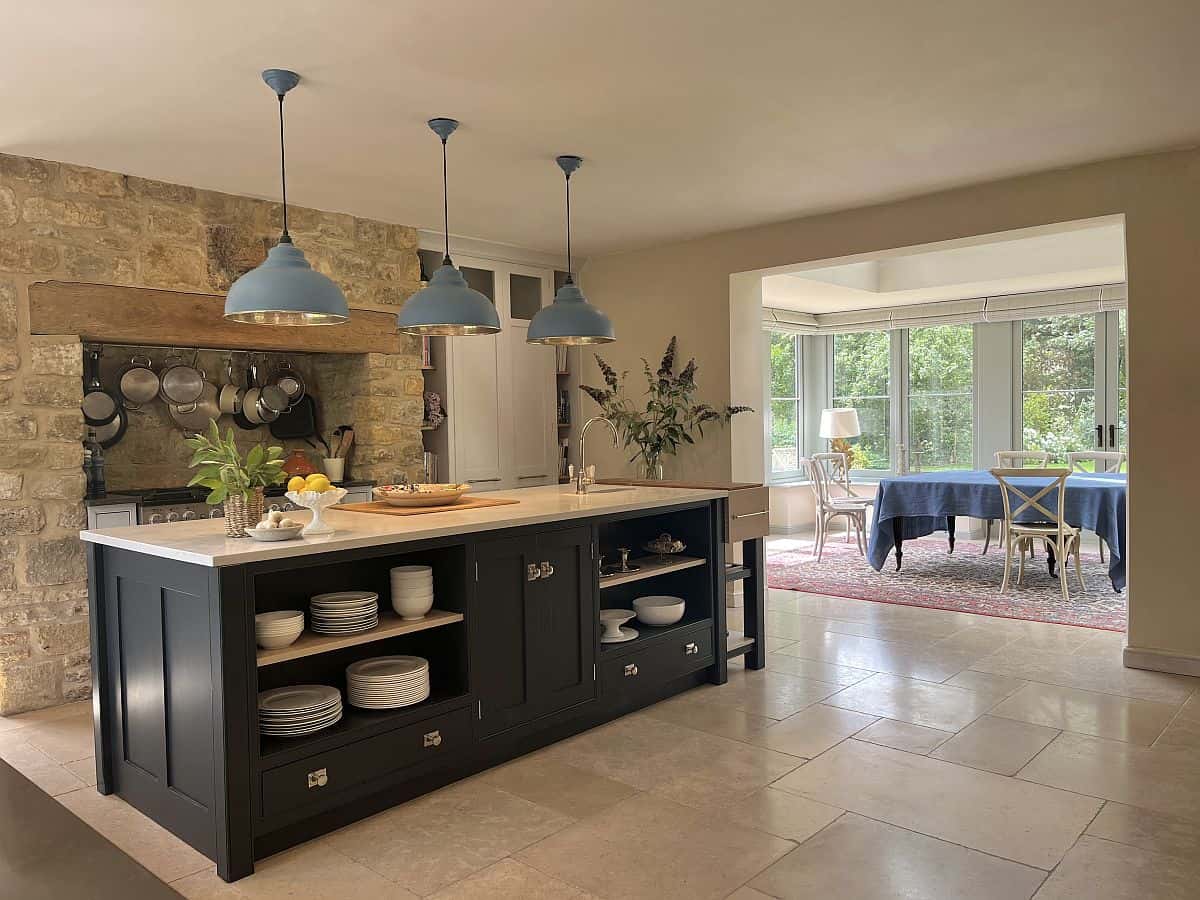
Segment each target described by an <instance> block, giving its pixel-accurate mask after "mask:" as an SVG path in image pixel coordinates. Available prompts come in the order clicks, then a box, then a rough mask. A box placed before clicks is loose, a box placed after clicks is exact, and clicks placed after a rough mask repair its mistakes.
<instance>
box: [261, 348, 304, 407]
mask: <svg viewBox="0 0 1200 900" xmlns="http://www.w3.org/2000/svg"><path fill="white" fill-rule="evenodd" d="M267 382H268V383H269V384H274V385H278V386H279V387H280V388H281V389H282V390H283V392H284V394H286V395H287V401H288V405H289V406H294V405H295V404H296V403H298V402H299V400H300V398H301V397H303V396H304V391H305V385H304V376H303V375H301V374H300V373H299V371H297V370H296V368H295V366H293V365H292V363H291V361H290V360H287V359H285V360H284V361H283V362H282V363H280V364H279V365H278V366H276V367H275V371H274V372H272V373H271V377H270V378H268V379H267Z"/></svg>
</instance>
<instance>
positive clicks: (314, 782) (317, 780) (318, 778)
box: [308, 769, 329, 789]
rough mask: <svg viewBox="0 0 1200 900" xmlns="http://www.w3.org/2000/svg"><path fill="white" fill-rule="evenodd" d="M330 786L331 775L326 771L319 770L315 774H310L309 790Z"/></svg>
mask: <svg viewBox="0 0 1200 900" xmlns="http://www.w3.org/2000/svg"><path fill="white" fill-rule="evenodd" d="M327 784H329V774H328V773H327V772H326V771H325V770H324V769H317V770H316V771H315V772H309V773H308V786H309V788H310V789H311V788H320V787H325V785H327Z"/></svg>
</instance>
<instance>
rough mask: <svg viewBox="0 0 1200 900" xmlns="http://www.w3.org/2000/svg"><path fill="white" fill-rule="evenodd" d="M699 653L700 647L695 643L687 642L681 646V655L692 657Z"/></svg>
mask: <svg viewBox="0 0 1200 900" xmlns="http://www.w3.org/2000/svg"><path fill="white" fill-rule="evenodd" d="M699 652H700V645H699V644H697V643H696V642H695V641H688V642H687V643H686V644H684V645H683V655H684V656H693V655H695V654H697V653H699Z"/></svg>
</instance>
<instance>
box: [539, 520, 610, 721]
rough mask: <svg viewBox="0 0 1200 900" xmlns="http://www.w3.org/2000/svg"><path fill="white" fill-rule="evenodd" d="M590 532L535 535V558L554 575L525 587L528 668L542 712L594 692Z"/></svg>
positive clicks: (556, 532) (582, 699)
mask: <svg viewBox="0 0 1200 900" xmlns="http://www.w3.org/2000/svg"><path fill="white" fill-rule="evenodd" d="M591 546H592V545H591V530H590V529H588V528H572V529H569V530H566V531H555V532H547V533H543V534H541V535H539V537H538V542H537V562H538V563H539V564H541V563H543V562H547V563H549V564H550V566H551V567H552V568H553V572H554V574H553V575H551V576H549V577H546V578H542V579H539V580H538V581H536V582H534V583H533V585H532V586H531V587H532V589H531V590H530V598H531V604H530V606H531V611H530V615H531V618H532V619H533V621H534V639H533V640H534V643H533V645H532V649H533V656H532V658H531V663H532V668H533V672H534V675H535V678H534V685H535V688H534V689H535V690H536V691H537V692H538V695H539V697H538V706H539V709H540V712H541V713H542V714H543V715H545V714H548V713H552V712H556V711H557V710H560V709H565V708H566V707H568V706H573V705H575V704H576V703H580V702H582V701H584V700H590V699H592V698H594V697H595V696H596V681H595V669H594V663H595V661H596V659H595V623H594V620H595V616H594V615H593V609H592V589H591V585H592V577H591V574H592V551H591Z"/></svg>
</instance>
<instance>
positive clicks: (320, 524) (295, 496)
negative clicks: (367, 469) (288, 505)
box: [287, 488, 346, 536]
mask: <svg viewBox="0 0 1200 900" xmlns="http://www.w3.org/2000/svg"><path fill="white" fill-rule="evenodd" d="M345 496H346V489H345V488H330V489H329V490H327V491H325V492H324V493H321V494H318V493H317V492H316V491H288V492H287V498H288V499H289V500H291V501H292V502H293V503H295V504H296V505H297V506H303V507H304V508H305V509H311V510H312V514H313V515H312V521H311V522H309V523H308V524H307V525H305V526H304V530H303V531H301V532H300V533H301V534H303V535H306V536H307V535H311V534H333V532H334V530H335V529H334V527H333V526H332V525H330V524H328V523H327V522H326V521H325V520H324V519H323V518H322V517H321V514H322V513H323V512H324V511H325V510H326V509H327V508H328V507H330V506H333V505H334V504H335V503H340V502H341V501H342V498H343V497H345Z"/></svg>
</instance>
